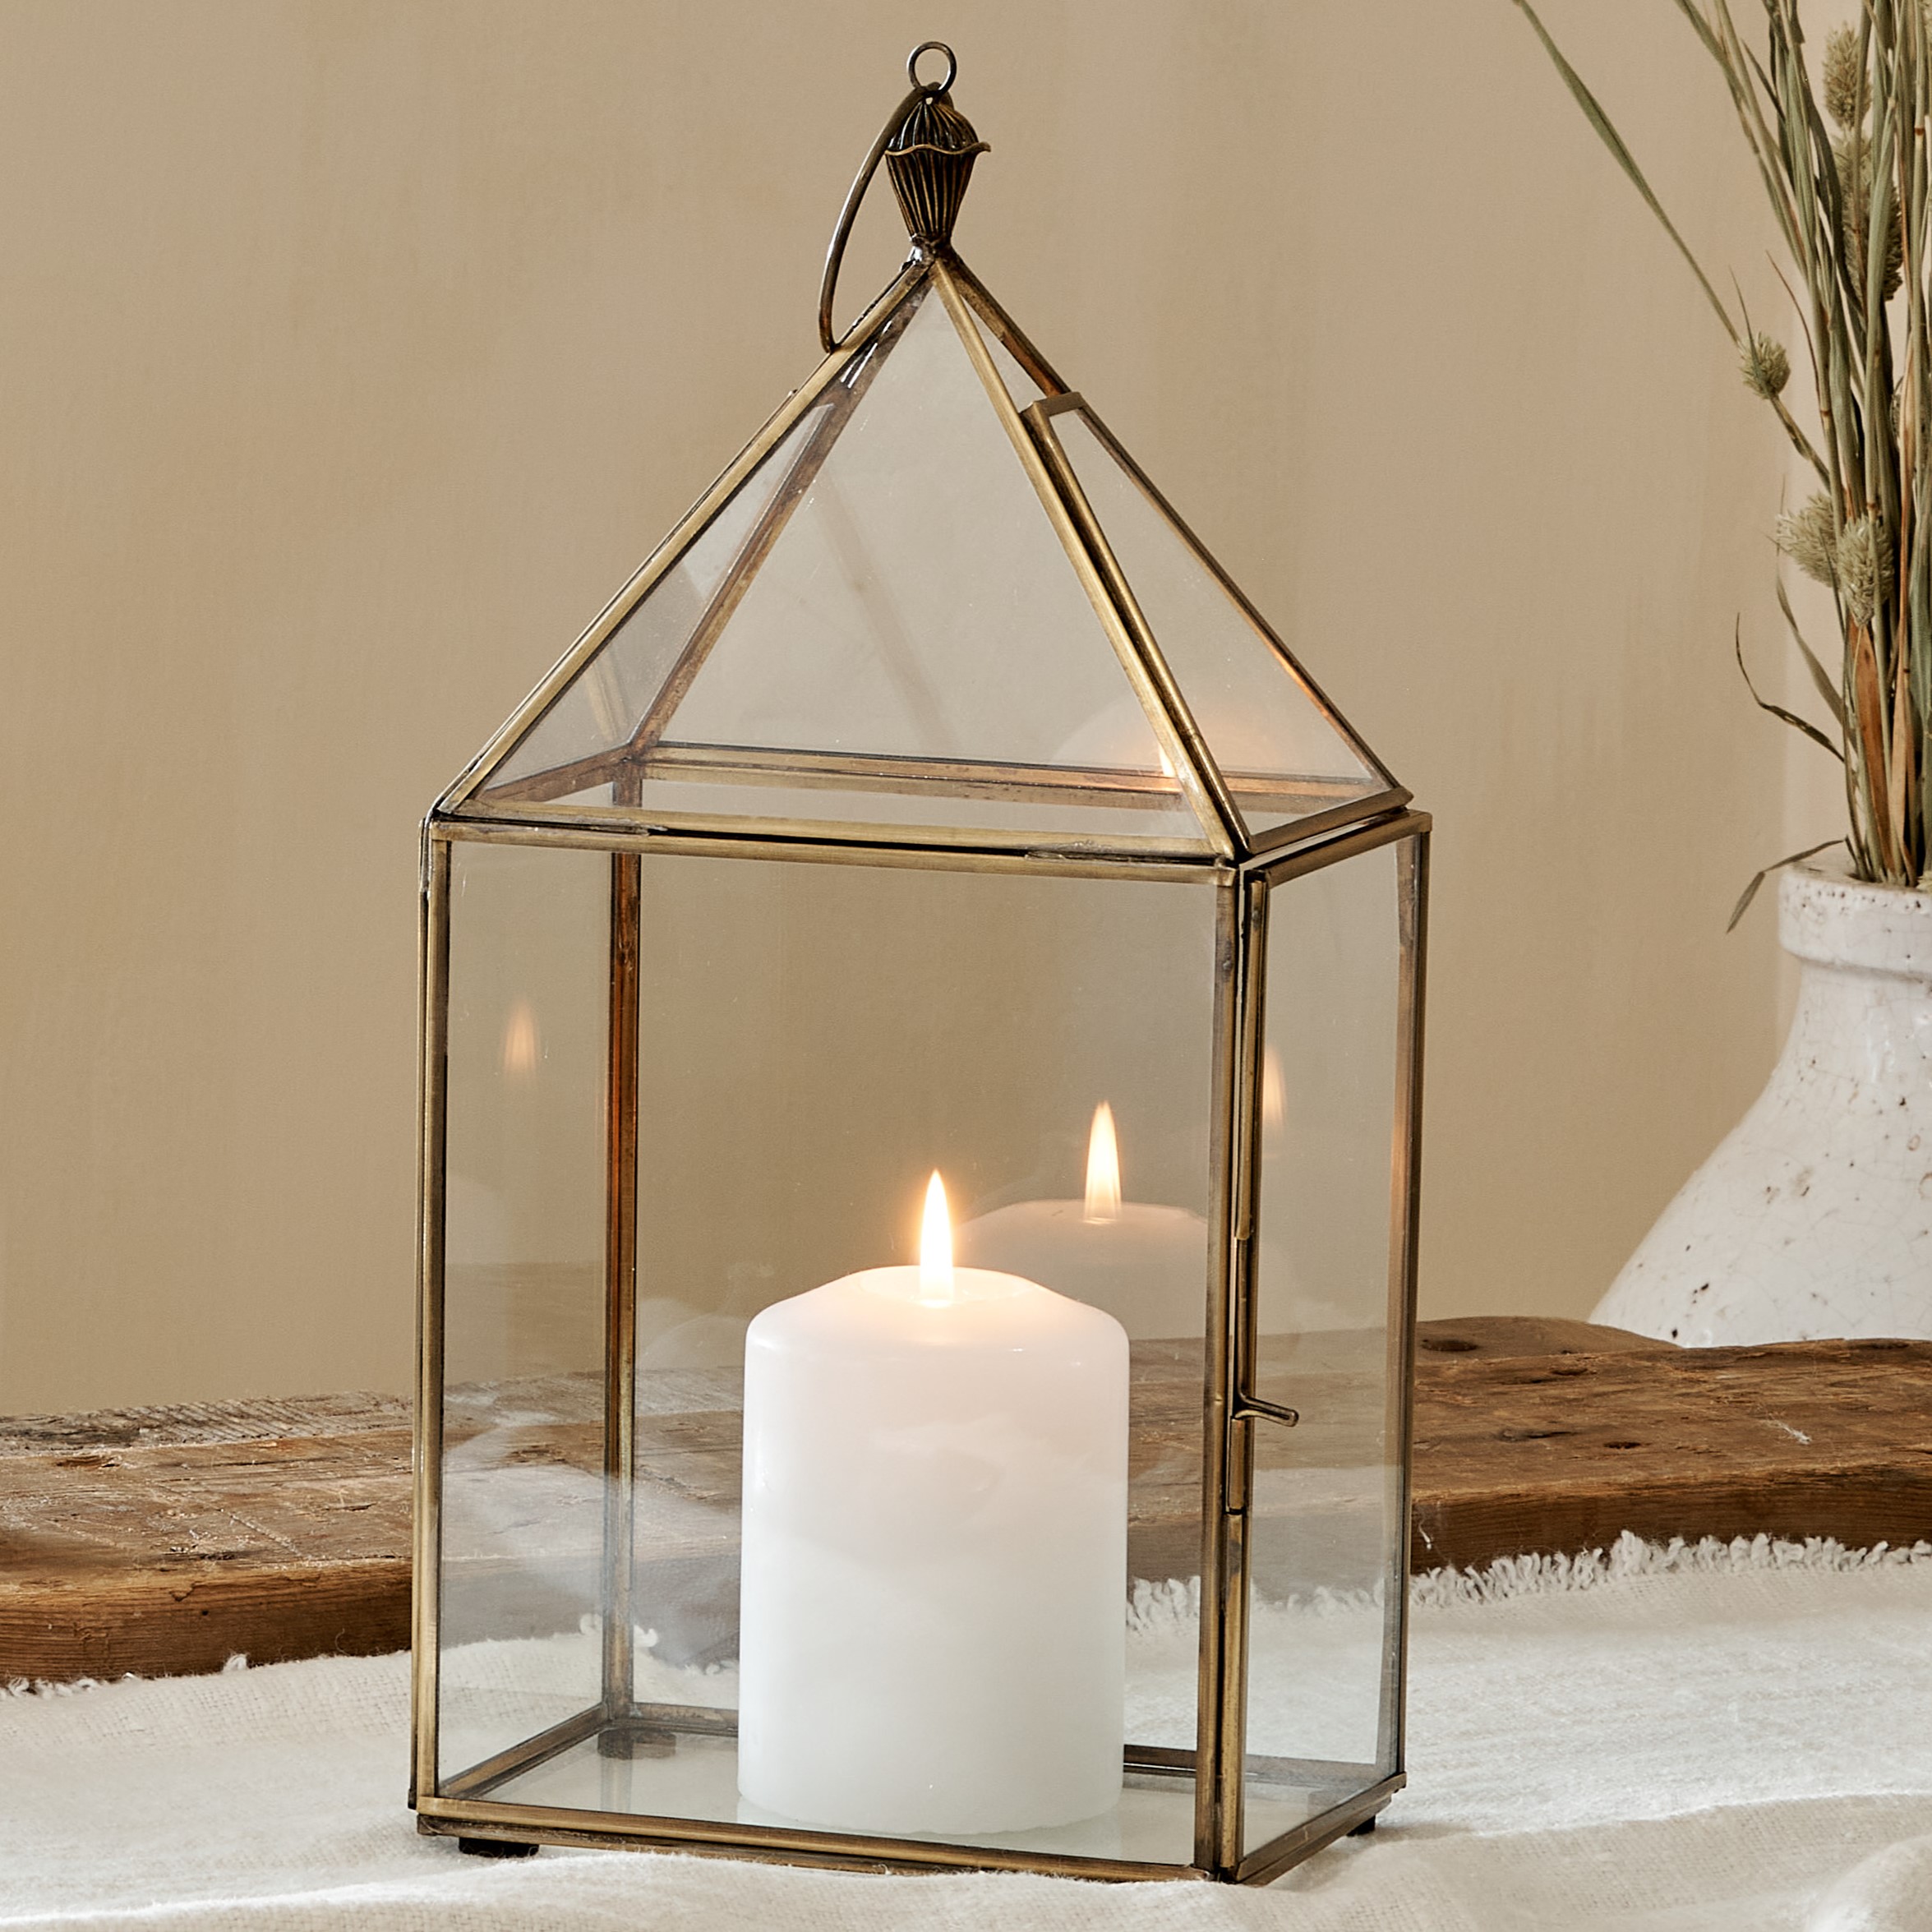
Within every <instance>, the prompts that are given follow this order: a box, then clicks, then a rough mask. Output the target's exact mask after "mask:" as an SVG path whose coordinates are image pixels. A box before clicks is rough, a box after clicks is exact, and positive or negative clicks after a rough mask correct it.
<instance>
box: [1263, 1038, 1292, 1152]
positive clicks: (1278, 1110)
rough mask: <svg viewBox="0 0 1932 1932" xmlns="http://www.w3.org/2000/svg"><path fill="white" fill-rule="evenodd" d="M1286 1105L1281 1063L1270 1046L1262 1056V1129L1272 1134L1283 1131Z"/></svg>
mask: <svg viewBox="0 0 1932 1932" xmlns="http://www.w3.org/2000/svg"><path fill="white" fill-rule="evenodd" d="M1285 1112H1286V1106H1285V1103H1284V1097H1283V1095H1282V1090H1281V1063H1280V1060H1278V1059H1277V1058H1275V1049H1274V1048H1273V1047H1270V1048H1269V1049H1268V1050H1267V1051H1266V1053H1265V1054H1262V1056H1261V1129H1262V1132H1265V1133H1266V1134H1269V1135H1270V1136H1273V1135H1275V1134H1278V1133H1280V1132H1281V1122H1282V1118H1283V1116H1284V1113H1285Z"/></svg>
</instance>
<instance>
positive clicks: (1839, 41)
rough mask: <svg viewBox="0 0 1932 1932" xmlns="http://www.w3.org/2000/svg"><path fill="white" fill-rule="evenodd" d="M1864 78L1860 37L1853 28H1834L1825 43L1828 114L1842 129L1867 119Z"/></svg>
mask: <svg viewBox="0 0 1932 1932" xmlns="http://www.w3.org/2000/svg"><path fill="white" fill-rule="evenodd" d="M1864 79H1865V73H1864V63H1863V62H1861V61H1860V59H1859V58H1858V35H1856V33H1855V32H1854V31H1853V30H1851V28H1850V27H1833V29H1832V30H1831V32H1830V33H1829V34H1828V35H1826V36H1825V41H1824V111H1825V112H1826V113H1828V114H1829V115H1830V116H1831V118H1833V120H1834V121H1836V122H1837V124H1838V125H1839V127H1844V128H1850V127H1854V126H1856V123H1857V122H1860V121H1861V120H1863V119H1864V118H1865V117H1864V114H1863V113H1862V112H1861V108H1862V105H1863V104H1862V103H1861V101H1860V99H1859V95H1860V94H1861V91H1863V90H1862V89H1861V85H1860V84H1861V82H1862V81H1864Z"/></svg>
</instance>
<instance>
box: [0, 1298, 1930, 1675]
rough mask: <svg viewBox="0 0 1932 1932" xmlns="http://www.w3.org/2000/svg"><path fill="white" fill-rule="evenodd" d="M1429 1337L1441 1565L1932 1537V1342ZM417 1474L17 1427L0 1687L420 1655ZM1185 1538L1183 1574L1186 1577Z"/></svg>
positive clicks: (64, 1424) (1156, 1521) (669, 1442)
mask: <svg viewBox="0 0 1932 1932" xmlns="http://www.w3.org/2000/svg"><path fill="white" fill-rule="evenodd" d="M1418 1342H1419V1347H1418V1372H1417V1402H1416V1425H1415V1436H1416V1441H1415V1508H1414V1514H1413V1541H1412V1555H1413V1561H1414V1563H1415V1565H1416V1566H1417V1567H1418V1569H1422V1568H1428V1567H1432V1566H1434V1565H1439V1564H1443V1563H1455V1564H1458V1565H1464V1566H1465V1567H1467V1566H1469V1565H1479V1564H1483V1563H1487V1562H1490V1561H1493V1560H1494V1559H1496V1557H1498V1556H1510V1555H1516V1554H1519V1553H1523V1552H1561V1551H1575V1550H1583V1549H1589V1548H1594V1547H1602V1546H1603V1545H1604V1544H1606V1543H1607V1542H1610V1541H1612V1540H1613V1539H1614V1538H1616V1535H1617V1534H1618V1533H1620V1532H1621V1531H1623V1530H1625V1529H1629V1530H1633V1531H1635V1533H1637V1534H1639V1535H1640V1536H1644V1537H1649V1538H1670V1537H1672V1536H1681V1537H1685V1538H1698V1537H1703V1536H1717V1537H1722V1538H1730V1537H1734V1536H1746V1535H1754V1534H1756V1533H1759V1532H1767V1533H1770V1534H1773V1535H1775V1536H1780V1537H1791V1538H1799V1537H1805V1536H1833V1537H1836V1538H1837V1539H1838V1540H1839V1541H1841V1542H1844V1543H1846V1544H1848V1545H1851V1546H1855V1547H1856V1546H1863V1545H1867V1544H1871V1543H1874V1542H1890V1543H1893V1544H1898V1543H1909V1542H1915V1541H1917V1540H1919V1539H1920V1538H1932V1343H1923V1342H1889V1341H1870V1342H1812V1343H1787V1344H1782V1345H1780V1346H1778V1347H1773V1348H1758V1349H1676V1348H1673V1347H1671V1346H1669V1345H1668V1344H1661V1343H1655V1342H1650V1341H1647V1340H1644V1339H1642V1338H1640V1337H1638V1336H1635V1335H1626V1334H1625V1333H1623V1332H1622V1331H1621V1330H1614V1329H1601V1328H1592V1327H1590V1326H1587V1325H1586V1324H1584V1323H1581V1322H1565V1321H1536V1320H1531V1319H1529V1318H1517V1317H1501V1316H1499V1317H1488V1318H1481V1319H1477V1318H1470V1319H1465V1320H1460V1321H1433V1322H1425V1323H1423V1324H1422V1328H1421V1330H1420V1333H1419V1336H1418ZM1162 1346H1164V1345H1162V1344H1155V1348H1156V1349H1159V1348H1160V1347H1162ZM1152 1360H1153V1358H1146V1362H1150V1361H1152ZM1137 1366H1140V1367H1145V1362H1144V1361H1143V1359H1142V1358H1137ZM1155 1369H1156V1370H1159V1372H1160V1374H1164V1375H1165V1376H1166V1377H1167V1380H1166V1381H1164V1382H1163V1381H1160V1379H1159V1375H1156V1376H1155V1380H1153V1381H1148V1382H1147V1385H1146V1386H1147V1388H1148V1390H1150V1391H1154V1392H1155V1393H1154V1394H1150V1395H1149V1397H1148V1399H1150V1400H1152V1399H1155V1395H1157V1394H1158V1390H1159V1389H1160V1388H1166V1389H1169V1390H1173V1391H1185V1390H1187V1388H1188V1386H1189V1384H1188V1381H1187V1378H1188V1376H1189V1375H1190V1374H1191V1373H1192V1370H1191V1368H1190V1367H1189V1365H1188V1364H1187V1363H1185V1362H1184V1361H1182V1360H1180V1359H1179V1358H1178V1355H1177V1356H1176V1357H1175V1358H1174V1359H1173V1361H1172V1362H1170V1363H1167V1364H1166V1367H1165V1368H1164V1369H1161V1368H1160V1364H1159V1363H1155ZM1137 1386H1138V1384H1137ZM1196 1386H1197V1385H1196ZM1160 1399H1162V1400H1165V1399H1167V1398H1166V1397H1164V1396H1162V1397H1160ZM1176 1399H1178V1400H1181V1401H1182V1406H1183V1409H1184V1406H1185V1402H1184V1398H1183V1397H1181V1396H1177V1397H1176ZM1175 1419H1176V1422H1177V1429H1176V1432H1174V1433H1173V1435H1172V1436H1171V1439H1170V1441H1169V1448H1168V1449H1167V1450H1164V1451H1161V1452H1160V1453H1162V1454H1164V1455H1166V1456H1167V1458H1168V1460H1167V1462H1166V1463H1165V1464H1164V1465H1163V1467H1162V1469H1160V1471H1159V1472H1155V1471H1154V1470H1152V1469H1142V1470H1141V1472H1140V1476H1141V1482H1138V1483H1137V1504H1136V1508H1137V1511H1138V1512H1140V1517H1141V1519H1140V1520H1138V1521H1137V1528H1136V1534H1137V1537H1140V1538H1143V1539H1152V1540H1144V1541H1143V1544H1142V1547H1143V1549H1144V1551H1146V1552H1148V1553H1149V1556H1150V1561H1156V1562H1158V1561H1161V1560H1163V1556H1164V1552H1163V1551H1162V1550H1161V1549H1160V1547H1158V1539H1159V1538H1160V1537H1162V1536H1163V1535H1171V1534H1173V1530H1174V1525H1175V1524H1176V1522H1177V1521H1178V1518H1177V1517H1175V1516H1174V1515H1173V1514H1172V1513H1171V1512H1170V1513H1169V1514H1167V1515H1164V1514H1163V1510H1164V1505H1162V1504H1161V1502H1160V1500H1159V1492H1160V1490H1161V1487H1162V1486H1163V1484H1164V1485H1165V1486H1166V1487H1167V1489H1169V1491H1171V1493H1172V1495H1173V1497H1174V1498H1176V1499H1178V1501H1176V1503H1175V1505H1174V1507H1175V1508H1176V1509H1180V1508H1182V1507H1183V1505H1184V1504H1185V1499H1186V1497H1187V1492H1188V1487H1189V1485H1190V1483H1192V1482H1193V1480H1194V1479H1195V1478H1194V1473H1193V1469H1192V1467H1191V1466H1190V1465H1189V1464H1187V1462H1186V1460H1185V1457H1186V1455H1187V1454H1189V1453H1197V1451H1190V1450H1187V1448H1186V1447H1185V1438H1186V1427H1185V1424H1186V1419H1187V1418H1186V1416H1185V1414H1184V1413H1180V1412H1177V1417H1176V1418H1175ZM733 1426H734V1425H733V1423H732V1422H731V1412H730V1411H729V1410H728V1409H714V1410H711V1411H708V1412H707V1413H704V1414H702V1415H693V1416H685V1417H684V1418H681V1419H680V1422H678V1424H677V1426H676V1427H675V1428H672V1429H671V1431H670V1432H669V1433H668V1435H667V1436H666V1437H665V1441H664V1442H663V1443H662V1444H661V1445H660V1446H661V1449H662V1453H663V1454H664V1455H666V1456H674V1457H677V1458H682V1459H683V1461H682V1462H681V1463H680V1464H679V1465H678V1467H677V1469H676V1471H675V1472H674V1473H676V1476H677V1479H678V1480H679V1481H680V1483H684V1484H686V1485H687V1486H692V1485H694V1486H695V1487H698V1488H702V1487H703V1485H704V1484H707V1483H708V1484H711V1485H712V1486H713V1487H715V1488H716V1490H717V1493H718V1494H720V1495H721V1496H722V1495H723V1494H725V1493H726V1492H728V1491H729V1490H730V1488H731V1485H732V1484H733V1483H735V1461H734V1457H735V1442H734V1441H732V1440H731V1430H732V1427H733ZM647 1433H648V1432H647ZM557 1434H558V1432H556V1431H553V1432H552V1435H553V1436H556V1435H557ZM535 1453H538V1452H537V1451H533V1454H535ZM542 1453H545V1454H547V1455H549V1456H550V1458H551V1459H553V1460H556V1461H559V1462H565V1463H573V1464H574V1462H576V1461H578V1460H580V1459H583V1457H584V1455H585V1454H586V1451H585V1450H584V1448H583V1445H577V1446H574V1447H573V1446H569V1444H567V1443H565V1444H564V1445H563V1446H557V1444H556V1443H554V1442H553V1443H552V1444H551V1446H550V1447H549V1448H548V1449H547V1450H544V1451H542ZM1149 1453H1150V1454H1152V1453H1154V1451H1153V1450H1150V1452H1149ZM408 1466H409V1418H408V1405H407V1404H406V1403H405V1402H403V1400H402V1399H399V1398H396V1397H392V1396H382V1395H335V1396H318V1397H313V1398H308V1399H288V1400H274V1401H260V1402H237V1403H216V1404H193V1405H184V1406H179V1407H173V1408H166V1409H129V1410H124V1411H114V1412H107V1413H95V1414H90V1415H74V1416H42V1417H30V1418H14V1419H12V1420H10V1421H5V1422H0V1681H4V1680H7V1679H10V1678H21V1677H25V1678H44V1679H52V1680H56V1681H58V1680H64V1679H71V1678H75V1677H79V1676H118V1675H119V1674H121V1673H122V1672H123V1671H136V1672H138V1673H140V1674H141V1675H144V1676H159V1675H164V1674H168V1673H173V1672H182V1671H206V1670H214V1669H217V1668H219V1666H220V1665H221V1663H222V1662H224V1659H226V1658H228V1656H230V1655H231V1654H233V1653H235V1652H237V1651H240V1652H243V1653H247V1656H248V1657H249V1658H251V1659H252V1660H254V1661H255V1662H277V1661H281V1660H285V1659H288V1658H301V1657H312V1656H317V1655H322V1654H326V1653H332V1652H338V1653H351V1654H370V1653H378V1652H381V1651H386V1650H394V1649H399V1648H402V1647H403V1645H404V1644H407V1643H408V1598H409V1561H408V1528H409V1492H408ZM666 1466H667V1467H668V1465H666ZM1157 1474H1158V1476H1159V1478H1160V1479H1159V1481H1156V1480H1155V1477H1156V1475H1157ZM1184 1545H1185V1537H1184V1535H1183V1536H1181V1537H1179V1538H1178V1540H1177V1542H1176V1552H1178V1553H1167V1554H1172V1555H1173V1561H1184ZM1151 1573H1152V1572H1151V1571H1150V1574H1151Z"/></svg>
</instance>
